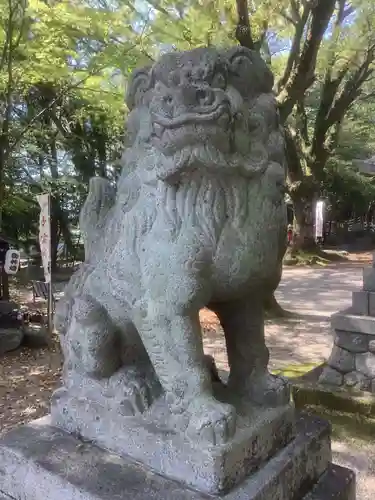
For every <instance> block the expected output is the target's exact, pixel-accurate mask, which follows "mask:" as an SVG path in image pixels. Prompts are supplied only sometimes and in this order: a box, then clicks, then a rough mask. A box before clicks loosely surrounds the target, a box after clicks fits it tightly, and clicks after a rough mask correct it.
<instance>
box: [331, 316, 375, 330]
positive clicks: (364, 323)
mask: <svg viewBox="0 0 375 500" xmlns="http://www.w3.org/2000/svg"><path fill="white" fill-rule="evenodd" d="M331 325H332V328H333V329H334V330H343V331H346V332H355V333H363V334H369V335H372V334H374V332H375V318H373V317H371V316H359V315H355V314H351V313H346V314H343V313H337V314H333V315H332V316H331Z"/></svg>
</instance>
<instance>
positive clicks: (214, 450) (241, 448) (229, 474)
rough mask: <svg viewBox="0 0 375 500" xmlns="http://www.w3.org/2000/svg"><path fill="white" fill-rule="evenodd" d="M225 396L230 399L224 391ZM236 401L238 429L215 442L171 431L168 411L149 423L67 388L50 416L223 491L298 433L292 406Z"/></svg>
mask: <svg viewBox="0 0 375 500" xmlns="http://www.w3.org/2000/svg"><path fill="white" fill-rule="evenodd" d="M226 392H227V391H226ZM218 397H219V396H218ZM220 399H221V400H225V398H224V395H223V394H222V395H221V396H220ZM231 402H232V403H233V404H234V405H235V406H236V407H237V431H236V434H235V435H234V437H233V438H232V439H231V440H230V441H228V442H227V443H224V444H221V445H215V446H212V445H210V444H205V443H204V442H202V441H197V442H194V441H191V440H188V439H187V438H186V437H185V436H184V435H181V434H180V433H178V432H174V433H173V432H171V430H170V429H171V426H170V425H169V422H168V418H169V417H168V414H163V415H164V417H163V418H162V420H161V421H160V422H156V421H154V423H153V424H150V422H149V421H147V420H146V419H142V418H140V417H124V416H123V415H121V414H119V413H118V412H117V411H110V412H107V411H106V409H105V408H103V406H102V405H98V404H96V403H95V401H92V400H90V399H89V398H87V397H86V399H84V398H78V397H72V393H70V392H69V391H67V390H65V389H62V390H61V391H60V392H59V397H58V398H54V399H53V403H52V407H51V409H52V411H51V418H52V423H53V424H54V425H56V426H57V427H60V428H62V429H64V430H65V431H67V432H70V433H72V434H75V435H80V436H83V437H84V438H85V439H88V440H90V441H93V442H95V443H96V444H97V445H99V446H101V447H103V448H105V449H107V450H111V451H112V452H114V453H117V454H118V455H120V456H130V457H132V458H133V459H134V460H137V461H139V462H141V463H143V464H144V465H146V466H148V467H150V468H151V469H152V470H154V471H155V472H158V473H159V474H162V475H164V476H167V477H169V478H172V479H176V480H179V481H183V482H186V484H188V485H190V486H192V487H194V488H196V489H198V490H200V491H204V492H207V493H219V492H220V491H223V490H225V489H226V488H228V487H229V486H230V485H232V486H233V485H235V484H236V483H238V482H240V481H241V480H242V479H243V478H244V477H246V476H247V475H248V474H250V473H251V472H253V471H254V470H256V469H257V468H259V466H260V465H262V464H263V463H265V462H266V461H267V460H268V459H269V458H270V457H271V456H273V455H274V454H275V453H276V452H277V451H278V450H280V449H281V448H283V447H284V446H285V445H286V444H287V443H288V442H290V441H291V439H292V438H293V435H294V433H295V410H294V408H293V407H292V406H291V405H286V406H284V407H279V408H260V407H256V406H255V405H253V404H251V405H250V404H248V405H244V404H243V403H241V402H239V401H238V400H236V401H233V400H232V401H231Z"/></svg>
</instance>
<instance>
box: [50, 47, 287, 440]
mask: <svg viewBox="0 0 375 500" xmlns="http://www.w3.org/2000/svg"><path fill="white" fill-rule="evenodd" d="M272 85H273V79H272V74H271V73H270V71H269V70H268V68H267V66H266V65H265V63H264V62H263V61H262V60H261V58H260V57H259V55H258V54H257V53H255V52H252V51H250V50H247V49H245V48H239V47H237V48H234V49H231V50H223V51H218V50H216V49H197V50H194V51H191V52H182V53H179V52H175V53H171V54H167V55H164V56H162V57H161V59H160V61H159V62H157V63H156V64H154V65H153V66H152V67H150V68H145V69H142V70H139V71H135V72H134V74H133V77H132V80H131V82H130V83H129V88H128V95H127V104H128V107H129V111H130V113H129V117H128V130H127V132H128V138H129V141H130V147H129V148H128V149H127V150H126V152H125V154H124V157H123V171H122V174H121V177H120V180H119V182H118V186H117V190H116V189H115V188H114V187H112V186H111V184H110V182H109V181H107V180H105V179H101V178H94V179H92V180H91V183H90V191H89V195H88V197H87V200H86V203H85V205H84V207H83V209H82V213H81V219H80V225H81V229H82V232H83V234H84V241H85V252H86V259H85V262H84V263H83V264H82V266H81V267H80V269H79V270H78V271H77V273H76V274H75V275H74V276H73V277H72V279H71V281H70V283H69V285H68V287H67V289H66V293H65V298H64V299H63V300H62V301H61V302H60V304H59V306H58V308H57V314H56V321H57V323H56V326H57V328H58V330H59V332H60V335H61V340H62V345H63V350H64V355H65V366H64V386H65V387H64V388H63V389H62V390H63V391H67V390H68V391H70V392H71V393H76V394H77V395H78V396H80V397H87V398H88V400H91V401H95V402H96V403H98V402H99V403H100V404H102V405H107V406H108V407H109V408H110V409H111V410H112V411H116V412H117V413H122V414H123V415H124V416H129V415H136V414H142V415H143V417H144V418H147V419H149V420H150V421H155V420H157V419H158V418H160V415H164V414H165V412H166V411H167V412H169V413H168V415H169V417H168V418H169V420H168V422H174V423H175V424H174V425H175V429H177V432H180V433H184V435H185V436H188V437H190V438H191V439H197V436H199V438H200V439H203V440H205V441H207V442H209V443H212V444H220V443H223V442H225V441H227V440H228V439H229V438H230V437H231V436H233V433H234V432H235V429H236V410H235V408H234V406H233V405H231V404H229V403H228V402H222V401H221V400H219V398H218V397H216V395H214V392H213V381H212V374H211V371H210V367H209V365H210V363H211V364H212V360H208V361H209V362H207V359H206V358H205V356H204V353H203V346H202V337H201V329H200V325H199V318H198V313H199V310H200V309H201V308H203V307H205V306H206V307H209V308H211V309H212V310H213V311H215V312H216V313H217V315H218V317H219V319H220V321H221V324H222V326H223V329H224V332H225V340H226V345H227V351H228V359H229V365H230V376H229V380H228V385H227V391H230V393H231V394H236V395H238V396H240V398H241V399H242V400H244V401H247V402H249V403H251V404H252V405H265V406H277V405H283V404H286V403H287V402H288V398H289V393H288V389H287V385H286V383H285V381H284V380H283V379H281V378H278V377H274V376H271V375H270V374H269V372H268V370H267V365H268V357H269V355H268V349H267V347H266V345H265V340H264V319H263V299H264V297H265V294H269V293H271V292H272V291H273V290H274V289H275V288H276V287H277V285H278V283H279V280H280V276H281V261H282V256H283V251H284V244H285V240H286V238H285V232H286V210H285V205H284V189H283V188H284V178H285V164H284V140H283V136H282V131H281V129H280V126H279V120H278V113H277V107H276V103H275V100H274V96H273V93H272ZM60 393H61V390H60ZM58 397H59V391H58V392H57V393H56V395H55V399H58ZM163 412H164V413H163ZM171 425H172V424H171Z"/></svg>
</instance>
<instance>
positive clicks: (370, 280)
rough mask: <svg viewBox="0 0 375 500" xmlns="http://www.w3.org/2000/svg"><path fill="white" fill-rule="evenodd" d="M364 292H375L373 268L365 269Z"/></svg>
mask: <svg viewBox="0 0 375 500" xmlns="http://www.w3.org/2000/svg"><path fill="white" fill-rule="evenodd" d="M363 290H365V291H366V292H375V269H374V268H373V267H365V268H364V269H363Z"/></svg>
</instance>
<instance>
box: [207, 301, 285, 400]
mask: <svg viewBox="0 0 375 500" xmlns="http://www.w3.org/2000/svg"><path fill="white" fill-rule="evenodd" d="M210 307H211V309H212V310H213V311H214V312H216V314H217V315H218V317H219V319H220V322H221V325H222V327H223V329H224V333H225V340H226V344H227V352H228V362H229V367H230V375H229V380H228V385H229V387H230V389H231V390H233V391H235V392H236V393H238V394H241V395H242V396H244V397H246V398H248V399H250V400H252V401H254V402H255V403H258V404H262V405H266V406H278V405H282V404H286V403H288V402H289V399H290V394H289V388H288V384H287V383H286V381H285V380H284V379H283V378H281V377H276V376H274V375H271V374H270V373H269V371H268V368H267V366H268V360H269V352H268V348H267V346H266V343H265V338H264V309H263V300H262V296H261V294H260V296H259V297H256V296H254V295H251V296H248V297H245V298H243V299H241V300H237V301H233V302H226V303H216V304H212V305H210Z"/></svg>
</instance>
